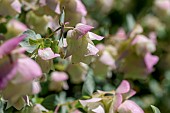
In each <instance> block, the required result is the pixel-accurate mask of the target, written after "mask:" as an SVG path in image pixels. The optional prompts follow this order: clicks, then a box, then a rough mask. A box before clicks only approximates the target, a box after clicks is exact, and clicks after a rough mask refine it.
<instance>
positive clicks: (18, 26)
mask: <svg viewBox="0 0 170 113" xmlns="http://www.w3.org/2000/svg"><path fill="white" fill-rule="evenodd" d="M8 24H9V25H10V26H12V27H13V28H15V29H16V30H19V31H22V32H24V31H26V30H28V27H27V26H26V25H25V24H23V23H22V22H20V21H18V20H16V19H12V20H10V21H9V23H8Z"/></svg>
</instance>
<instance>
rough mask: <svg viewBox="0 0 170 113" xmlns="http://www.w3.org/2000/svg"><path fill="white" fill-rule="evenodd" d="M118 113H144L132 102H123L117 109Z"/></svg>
mask: <svg viewBox="0 0 170 113" xmlns="http://www.w3.org/2000/svg"><path fill="white" fill-rule="evenodd" d="M118 112H119V113H144V111H143V110H142V109H141V108H140V107H139V106H138V105H137V104H136V103H135V102H133V101H131V100H125V101H124V102H123V103H122V104H121V105H120V106H119V108H118Z"/></svg>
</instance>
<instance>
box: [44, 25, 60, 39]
mask: <svg viewBox="0 0 170 113" xmlns="http://www.w3.org/2000/svg"><path fill="white" fill-rule="evenodd" d="M60 29H61V26H60V27H58V28H57V29H56V30H54V31H53V32H52V33H51V34H50V35H48V36H46V37H45V38H49V37H51V36H52V35H54V33H55V32H57V31H58V30H60Z"/></svg>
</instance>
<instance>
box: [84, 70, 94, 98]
mask: <svg viewBox="0 0 170 113" xmlns="http://www.w3.org/2000/svg"><path fill="white" fill-rule="evenodd" d="M94 89H95V83H94V79H93V71H92V69H89V71H88V74H87V77H86V80H85V82H84V84H83V88H82V94H83V96H90V95H92V93H93V91H94Z"/></svg>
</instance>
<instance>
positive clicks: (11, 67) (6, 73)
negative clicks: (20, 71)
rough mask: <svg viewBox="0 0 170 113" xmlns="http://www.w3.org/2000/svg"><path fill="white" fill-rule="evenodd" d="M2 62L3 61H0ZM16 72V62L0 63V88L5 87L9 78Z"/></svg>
mask: <svg viewBox="0 0 170 113" xmlns="http://www.w3.org/2000/svg"><path fill="white" fill-rule="evenodd" d="M2 63H3V62H2ZM16 72H17V63H16V62H15V63H10V62H6V61H5V63H3V64H0V90H1V89H3V88H5V86H6V85H7V84H8V81H9V80H11V79H12V78H13V77H14V76H15V75H16Z"/></svg>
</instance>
